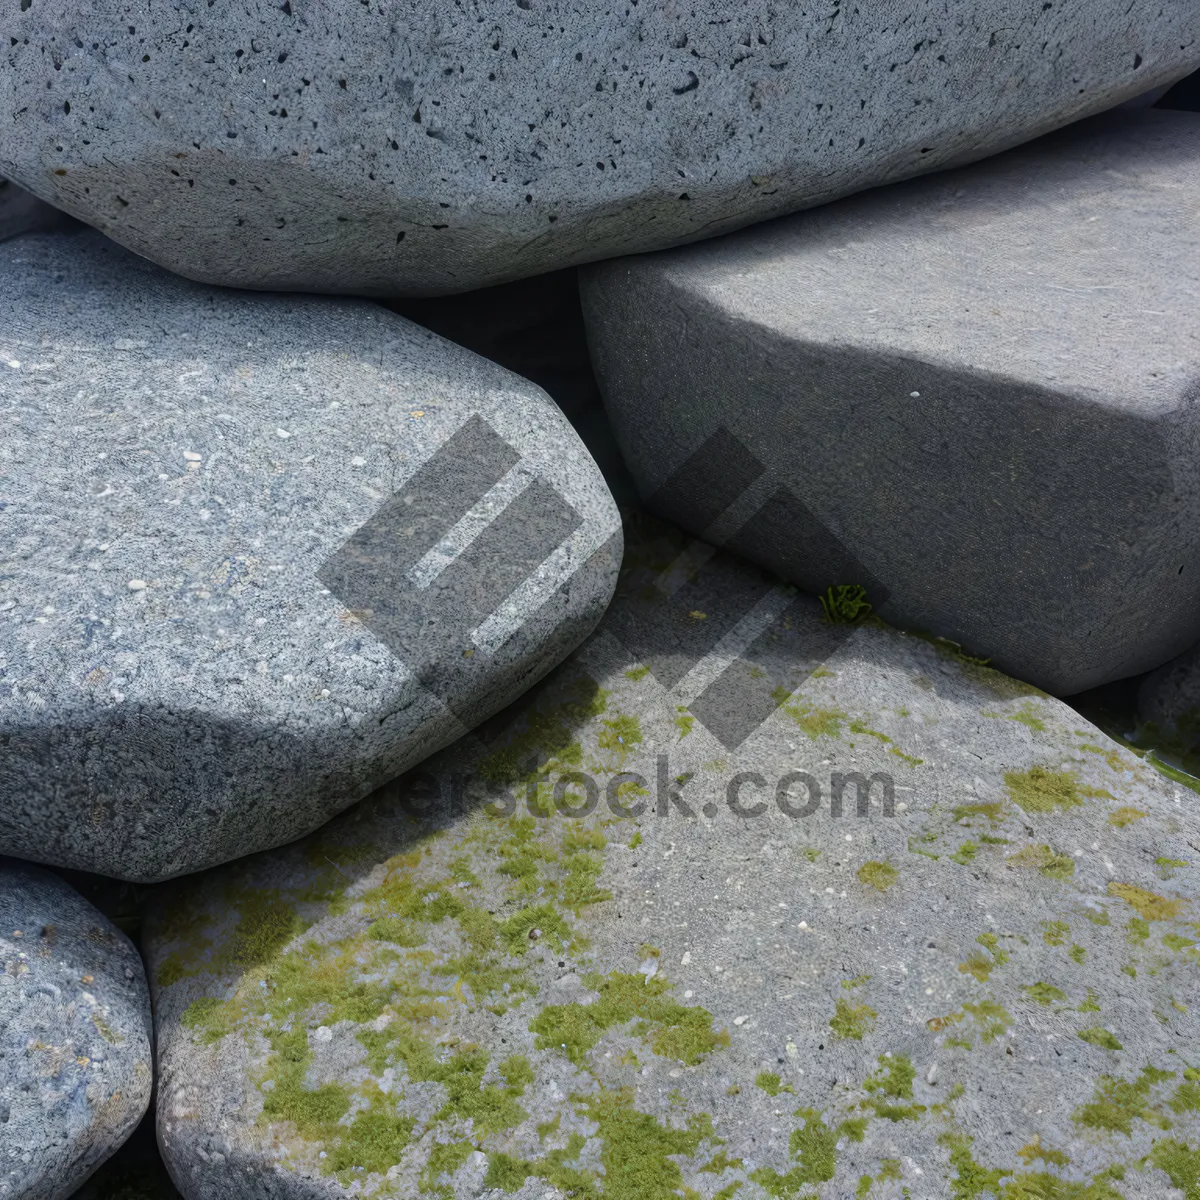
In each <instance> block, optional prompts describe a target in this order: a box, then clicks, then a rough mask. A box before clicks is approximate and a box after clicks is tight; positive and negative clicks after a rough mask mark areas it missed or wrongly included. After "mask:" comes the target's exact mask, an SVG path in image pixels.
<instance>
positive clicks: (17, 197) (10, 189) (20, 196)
mask: <svg viewBox="0 0 1200 1200" xmlns="http://www.w3.org/2000/svg"><path fill="white" fill-rule="evenodd" d="M68 228H70V229H75V228H78V222H77V221H75V220H74V219H73V218H71V217H69V216H67V214H66V213H65V212H61V211H60V210H59V209H57V208H54V207H52V206H51V205H49V204H47V203H46V202H45V201H44V200H39V199H38V198H37V197H36V196H35V195H33V194H32V193H30V192H27V191H26V190H25V189H24V188H21V187H17V185H16V184H15V183H13V181H12V180H11V179H5V178H3V177H2V176H0V242H5V241H7V240H8V239H9V238H14V237H17V236H18V235H19V234H22V233H49V232H51V231H53V230H56V229H68Z"/></svg>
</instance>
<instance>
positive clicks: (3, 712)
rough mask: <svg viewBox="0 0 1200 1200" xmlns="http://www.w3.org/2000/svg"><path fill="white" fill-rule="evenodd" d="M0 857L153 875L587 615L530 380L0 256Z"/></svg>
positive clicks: (595, 516) (22, 248)
mask: <svg viewBox="0 0 1200 1200" xmlns="http://www.w3.org/2000/svg"><path fill="white" fill-rule="evenodd" d="M0 423H2V427H3V429H4V433H3V438H2V439H0V461H2V462H3V474H2V475H0V545H3V546H4V547H5V553H4V568H3V572H2V573H0V754H2V757H3V770H2V771H0V849H3V850H4V851H5V852H7V853H12V854H16V855H18V856H20V857H23V858H32V859H38V860H41V861H45V862H52V863H56V864H59V865H63V866H69V867H78V868H82V869H85V870H89V871H96V872H100V873H102V874H108V875H115V876H120V877H122V878H125V879H134V880H153V879H163V878H165V877H168V876H170V875H173V874H178V873H181V872H186V871H194V870H197V869H199V868H201V867H204V866H211V865H214V864H216V863H219V862H223V861H225V860H226V859H229V858H233V857H236V856H237V855H239V854H245V853H248V852H250V851H252V850H256V849H262V848H264V847H267V846H273V845H278V844H280V843H281V842H286V841H289V840H290V839H292V838H295V837H298V836H300V835H301V834H303V833H307V832H308V831H309V830H311V829H314V828H316V827H317V826H318V825H320V824H321V823H322V822H324V821H325V820H327V819H328V818H329V817H330V816H332V815H333V813H335V812H337V811H338V810H340V809H341V808H343V807H345V806H346V805H347V804H349V803H351V802H353V801H354V800H356V799H358V798H360V797H361V796H364V795H366V794H367V793H368V792H369V791H371V789H372V788H374V787H376V786H378V785H379V784H380V783H382V782H383V781H384V780H387V779H390V778H392V777H394V776H395V775H396V774H397V772H399V771H401V770H403V769H405V768H407V767H408V766H411V765H412V764H413V763H415V762H417V761H419V760H420V759H421V758H423V757H425V756H426V755H427V754H429V753H431V752H432V751H434V750H436V749H437V748H438V747H440V746H443V745H445V744H446V743H448V742H450V741H452V740H454V739H455V738H457V737H459V736H460V735H461V734H462V733H463V732H465V730H467V729H468V728H470V727H471V726H472V725H474V724H475V723H476V722H477V721H479V720H480V719H482V718H483V717H485V716H488V715H490V714H491V713H493V712H495V711H496V710H497V709H499V708H500V707H502V706H503V705H505V704H507V703H509V702H510V701H511V700H513V699H514V698H515V697H516V696H518V695H519V694H520V693H521V692H522V691H523V690H524V689H525V688H527V687H528V686H529V685H530V684H532V683H533V682H535V681H536V680H537V679H538V678H540V677H541V675H543V674H544V673H545V672H546V671H547V670H549V668H550V667H551V666H553V665H554V664H555V663H557V662H558V661H560V660H561V659H562V658H563V656H564V655H566V654H567V653H568V652H569V651H570V650H571V649H572V648H573V647H574V646H575V645H576V644H577V643H578V642H579V641H580V639H582V638H583V637H584V636H585V635H586V634H587V633H588V632H589V631H590V630H591V628H592V627H593V625H594V624H595V622H596V621H597V620H598V619H599V617H600V614H601V613H602V612H603V610H604V606H605V605H606V604H607V602H608V600H609V597H610V596H611V594H612V588H613V586H614V584H615V582H616V572H617V567H618V565H619V561H620V528H619V520H618V517H617V513H616V508H615V505H614V504H613V502H612V499H611V497H610V496H609V493H608V491H607V489H606V488H605V485H604V482H603V480H602V478H601V476H600V473H599V471H598V470H597V469H596V467H595V464H594V463H593V462H592V460H591V458H590V457H589V456H588V454H587V451H586V450H585V449H584V447H583V445H582V443H580V441H579V439H578V438H577V437H576V435H575V433H574V432H573V430H572V429H571V427H570V426H569V425H568V424H567V422H566V420H565V419H564V418H563V416H562V414H561V413H560V412H559V410H558V409H557V408H555V406H554V405H553V404H552V403H551V401H550V400H549V399H548V397H547V396H546V395H545V393H544V392H542V391H541V390H540V389H538V388H536V387H534V386H533V385H532V384H530V383H528V382H527V381H525V380H522V379H520V378H518V377H517V376H515V375H512V374H510V373H509V372H507V371H504V370H502V369H501V368H499V367H497V366H495V365H494V364H491V363H488V362H485V361H484V360H483V359H480V358H477V357H476V356H475V355H473V354H470V353H469V352H467V351H465V350H462V349H461V348H459V347H456V346H452V345H450V344H449V343H447V342H444V341H443V340H442V339H440V338H438V337H436V336H435V335H433V334H432V333H430V332H428V331H427V330H423V329H420V328H418V327H417V326H415V325H412V324H411V323H409V322H407V321H405V320H403V319H401V318H399V317H397V316H394V315H393V314H391V313H388V312H387V311H385V310H384V309H382V308H379V307H378V306H376V305H374V304H370V303H368V302H365V301H356V302H337V301H327V300H318V299H315V298H312V297H287V296H256V295H253V294H237V293H232V292H227V291H221V290H215V289H212V288H208V287H203V286H200V285H196V284H192V283H188V282H186V281H184V280H180V279H178V278H176V277H172V276H169V275H167V273H166V272H164V271H161V270H160V269H159V268H157V267H154V266H152V265H150V264H149V263H146V262H145V261H144V260H141V259H137V258H135V257H134V256H133V255H132V254H130V253H129V252H128V251H125V250H122V249H121V248H120V247H118V246H117V245H115V244H114V243H112V242H108V241H107V240H106V239H104V238H102V237H101V236H100V235H99V234H93V233H87V234H81V235H78V236H72V237H55V238H48V237H27V238H21V239H18V240H16V241H13V242H10V243H7V244H6V245H5V246H3V247H0Z"/></svg>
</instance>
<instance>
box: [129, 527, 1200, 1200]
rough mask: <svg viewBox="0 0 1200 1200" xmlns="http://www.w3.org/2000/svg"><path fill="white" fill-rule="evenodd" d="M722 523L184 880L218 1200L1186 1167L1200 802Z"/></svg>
mask: <svg viewBox="0 0 1200 1200" xmlns="http://www.w3.org/2000/svg"><path fill="white" fill-rule="evenodd" d="M709 554H710V551H706V550H705V549H704V548H703V547H698V546H694V545H693V546H686V545H681V544H679V541H678V540H677V539H671V538H662V539H661V540H655V539H654V538H647V539H643V538H642V537H640V536H639V537H638V538H636V539H631V548H630V549H629V551H628V552H627V562H632V563H633V567H632V569H631V571H630V574H629V576H628V577H627V580H626V582H625V583H624V584H623V585H622V589H621V594H620V596H619V598H618V600H617V601H616V603H615V604H614V606H613V608H612V609H610V611H609V614H608V615H607V616H606V618H605V621H604V623H603V624H602V625H601V628H600V632H599V633H598V635H597V636H596V637H595V638H594V639H592V640H591V641H589V642H588V643H587V645H586V646H585V647H584V648H583V649H581V650H580V651H578V652H577V653H576V654H575V655H574V656H573V657H572V658H571V659H570V660H569V661H568V663H567V664H565V665H564V666H563V667H561V668H560V669H559V670H558V671H557V672H556V673H555V674H553V675H552V676H551V677H550V678H549V680H547V682H546V684H545V686H544V688H543V689H542V690H540V691H539V693H538V694H536V695H531V696H530V697H527V698H526V699H525V700H523V701H522V703H521V705H519V706H516V707H515V708H514V709H512V710H510V711H509V712H508V713H506V714H504V716H503V717H501V718H497V719H496V720H495V721H494V722H493V723H490V724H488V725H485V726H483V727H481V728H480V729H479V730H478V731H476V733H474V734H472V735H471V736H469V737H468V738H466V739H464V741H462V742H461V743H459V744H458V745H456V746H455V747H453V748H452V749H450V750H448V751H446V752H445V754H443V755H440V756H438V757H437V758H435V759H433V760H431V761H430V762H429V763H427V764H425V766H424V768H423V769H422V771H421V772H419V773H416V774H413V775H410V776H408V777H407V778H405V779H404V780H401V781H399V783H398V784H397V785H396V786H395V787H393V788H389V789H385V790H383V791H381V792H380V793H378V794H377V795H376V796H375V797H373V798H372V799H370V800H368V801H366V802H365V803H364V804H362V805H359V806H358V807H356V808H355V809H354V810H353V811H352V812H350V813H347V814H345V815H344V816H342V817H339V818H338V819H337V820H336V821H334V822H333V823H331V824H330V825H329V826H327V827H326V828H325V829H324V830H322V831H321V832H320V833H318V834H315V835H313V836H312V837H311V838H309V839H307V840H306V841H303V842H300V843H297V844H296V845H294V846H290V847H287V848H285V849H282V850H278V851H273V852H270V853H267V854H263V855H258V856H254V857H252V858H248V859H245V860H242V861H240V862H238V863H235V864H232V865H231V866H229V867H226V868H222V869H220V870H219V871H216V872H213V873H211V874H209V875H207V876H204V877H201V878H200V879H196V880H188V881H179V882H177V883H175V884H171V885H168V888H169V889H170V890H169V891H168V892H167V893H166V895H165V896H164V898H163V900H162V901H161V903H158V904H155V905H154V906H153V914H152V915H153V923H152V924H151V925H149V926H148V927H147V931H146V946H147V951H148V958H149V962H150V970H151V976H152V986H153V987H154V989H155V1002H156V1012H157V1014H158V1017H159V1026H158V1053H159V1059H158V1065H159V1070H160V1076H159V1078H160V1089H159V1093H158V1105H159V1109H158V1120H159V1137H160V1142H161V1144H162V1147H163V1150H164V1154H165V1157H166V1160H167V1162H168V1164H169V1166H170V1169H171V1172H172V1176H173V1178H174V1179H175V1181H176V1184H177V1186H178V1187H179V1189H180V1191H181V1192H182V1193H183V1194H184V1196H186V1197H187V1198H188V1200H201V1198H203V1200H242V1198H248V1197H255V1198H257V1200H266V1198H268V1197H270V1198H271V1200H284V1198H286V1200H292V1198H295V1197H303V1198H304V1200H318V1198H319V1200H333V1198H335V1197H336V1198H340V1197H349V1196H359V1195H363V1196H377V1197H397V1198H398V1197H434V1196H441V1197H448V1196H454V1197H464V1198H465V1197H469V1196H476V1195H487V1196H494V1197H499V1196H500V1195H501V1194H504V1193H514V1194H516V1195H518V1196H521V1197H528V1198H530V1200H532V1198H533V1197H539V1198H540V1197H544V1196H551V1197H561V1196H566V1195H575V1196H584V1197H594V1198H599V1197H619V1198H621V1200H626V1198H628V1200H632V1198H633V1197H639V1198H641V1197H649V1198H653V1200H665V1198H667V1197H670V1196H675V1195H677V1194H680V1193H681V1190H682V1189H684V1188H688V1189H691V1190H690V1191H687V1192H686V1193H684V1194H686V1195H690V1196H702V1197H706V1198H710V1200H711V1198H714V1197H716V1196H722V1197H728V1196H730V1195H732V1194H733V1192H734V1190H735V1189H738V1188H739V1185H740V1190H738V1191H737V1194H738V1197H739V1200H741V1197H746V1198H747V1200H763V1198H765V1197H768V1196H769V1197H796V1196H801V1195H804V1196H813V1195H816V1194H817V1190H818V1189H820V1192H819V1194H820V1195H822V1196H826V1197H831V1198H832V1197H836V1198H839V1200H840V1198H843V1197H850V1196H852V1195H853V1196H859V1197H864V1196H871V1197H899V1196H901V1195H902V1194H904V1192H902V1190H901V1189H902V1188H903V1189H907V1194H908V1195H911V1196H914V1197H915V1196H920V1197H922V1198H932V1197H939V1198H940V1197H948V1198H949V1197H954V1198H957V1200H962V1198H964V1197H979V1198H981V1200H982V1198H983V1197H985V1196H993V1195H1002V1196H1003V1197H1004V1198H1005V1200H1013V1198H1015V1197H1018V1196H1019V1197H1022V1198H1032V1197H1035V1196H1036V1197H1047V1196H1054V1197H1068V1196H1069V1197H1077V1198H1079V1200H1083V1198H1084V1197H1087V1198H1088V1200H1114V1198H1117V1197H1127V1198H1132V1197H1144V1198H1147V1200H1148V1198H1150V1197H1164V1196H1167V1195H1171V1194H1173V1195H1178V1194H1179V1193H1178V1192H1176V1193H1171V1192H1170V1190H1169V1189H1170V1184H1171V1183H1172V1182H1173V1183H1174V1185H1175V1186H1176V1187H1177V1188H1182V1187H1185V1186H1187V1187H1190V1186H1192V1183H1191V1182H1190V1181H1193V1180H1194V1179H1195V1178H1196V1175H1195V1172H1196V1170H1197V1168H1198V1167H1200V1074H1198V1073H1197V1067H1196V1066H1195V1065H1193V1064H1196V1060H1197V1054H1196V1047H1197V1046H1198V1045H1200V1008H1198V1007H1197V1005H1196V1004H1195V995H1196V985H1197V979H1198V978H1200V950H1198V946H1200V871H1198V870H1197V866H1196V862H1197V858H1198V856H1200V811H1198V809H1197V804H1196V797H1195V796H1194V795H1192V793H1190V792H1185V793H1182V794H1181V793H1180V791H1179V790H1177V789H1175V788H1174V787H1172V786H1171V785H1170V784H1168V783H1167V782H1165V781H1164V780H1163V779H1162V778H1161V777H1159V776H1157V775H1156V774H1154V773H1153V772H1152V771H1151V770H1150V769H1149V768H1148V767H1146V766H1145V765H1144V764H1142V763H1141V762H1140V761H1139V760H1138V759H1137V758H1135V757H1133V756H1132V755H1130V754H1128V753H1126V752H1124V751H1123V750H1121V749H1120V748H1119V747H1117V746H1116V745H1115V744H1114V743H1112V742H1111V741H1109V740H1107V739H1106V738H1105V737H1104V735H1103V734H1101V733H1100V732H1099V731H1098V730H1096V729H1095V728H1094V727H1091V726H1089V725H1088V724H1087V723H1086V722H1084V721H1083V720H1082V719H1081V718H1080V717H1079V716H1078V714H1076V713H1075V712H1073V711H1072V710H1071V709H1069V708H1067V707H1066V706H1065V705H1063V704H1062V703H1060V702H1059V701H1056V700H1053V699H1050V698H1048V697H1046V696H1044V695H1042V694H1040V693H1038V692H1036V691H1035V690H1034V689H1032V688H1029V687H1028V686H1026V685H1023V684H1019V683H1016V682H1015V681H1013V680H1011V679H1009V678H1007V677H1005V676H1003V675H1000V674H997V673H996V672H993V671H991V670H989V669H987V668H985V667H982V666H980V665H979V664H977V663H974V662H972V661H970V660H968V659H966V658H965V657H964V656H963V655H961V654H960V653H957V652H955V651H954V650H953V648H952V647H949V646H947V645H945V644H931V643H928V642H926V641H923V640H920V639H917V638H915V637H912V636H906V635H903V634H900V633H898V632H896V631H895V630H892V629H890V628H889V627H887V626H884V625H882V624H871V623H869V622H868V623H867V624H865V625H852V626H830V625H827V624H823V623H822V622H821V620H820V619H819V618H818V617H817V616H816V613H815V611H814V610H816V611H819V610H817V606H816V604H815V602H812V601H808V600H806V599H804V598H798V597H797V596H796V595H795V594H794V593H790V592H789V591H787V590H786V589H780V588H778V587H775V586H773V585H772V584H771V583H770V581H769V580H765V579H763V578H761V577H759V576H758V575H757V574H755V573H754V572H753V571H751V570H748V569H746V568H745V567H744V566H742V565H739V564H738V563H736V562H735V561H731V560H725V559H723V558H722V557H720V556H717V557H715V558H714V557H708V556H709ZM652 593H653V595H652ZM738 614H740V616H739V615H738ZM681 618H690V624H687V623H686V622H682V623H681ZM656 622H657V625H656ZM709 622H712V623H714V624H716V625H718V626H720V627H721V629H722V630H724V632H718V633H714V632H712V631H711V630H710V629H709V628H708V623H709ZM635 646H636V647H638V648H637V649H634V647H635ZM697 656H699V657H698V658H697ZM639 657H640V658H641V659H642V661H641V662H637V659H638V658H639ZM704 679H708V680H709V682H708V683H707V684H705V683H703V680H704ZM705 696H707V697H708V699H707V701H706V700H705V699H704V697H705ZM714 696H716V701H717V702H714ZM722 697H723V701H724V703H721V702H719V701H720V700H721V699H722ZM764 698H765V699H767V700H768V701H769V703H768V704H767V705H766V706H765V709H763V710H762V711H765V712H766V716H765V719H764V720H763V721H762V723H761V724H759V725H758V726H757V728H755V729H752V730H749V731H746V732H745V736H743V737H742V738H741V741H740V742H738V741H737V739H736V737H732V736H729V731H728V727H727V726H726V725H723V723H722V716H724V718H726V719H728V718H729V717H730V716H731V715H732V714H733V713H734V711H736V710H744V709H746V708H747V707H750V706H752V705H753V704H754V703H757V702H758V701H761V700H763V699H764ZM713 729H716V730H719V731H721V733H722V736H720V737H718V736H714V735H713V733H712V732H711V730H713ZM733 743H736V744H733ZM731 744H733V745H732V748H731ZM860 806H861V807H860ZM835 812H836V813H837V815H835ZM1122 1178H1123V1182H1118V1181H1120V1180H1122ZM864 1180H866V1182H864ZM1092 1181H1094V1182H1092ZM989 1188H990V1189H992V1190H991V1191H989V1190H988V1189H989ZM1085 1188H1086V1189H1090V1190H1085ZM810 1189H811V1190H810Z"/></svg>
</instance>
